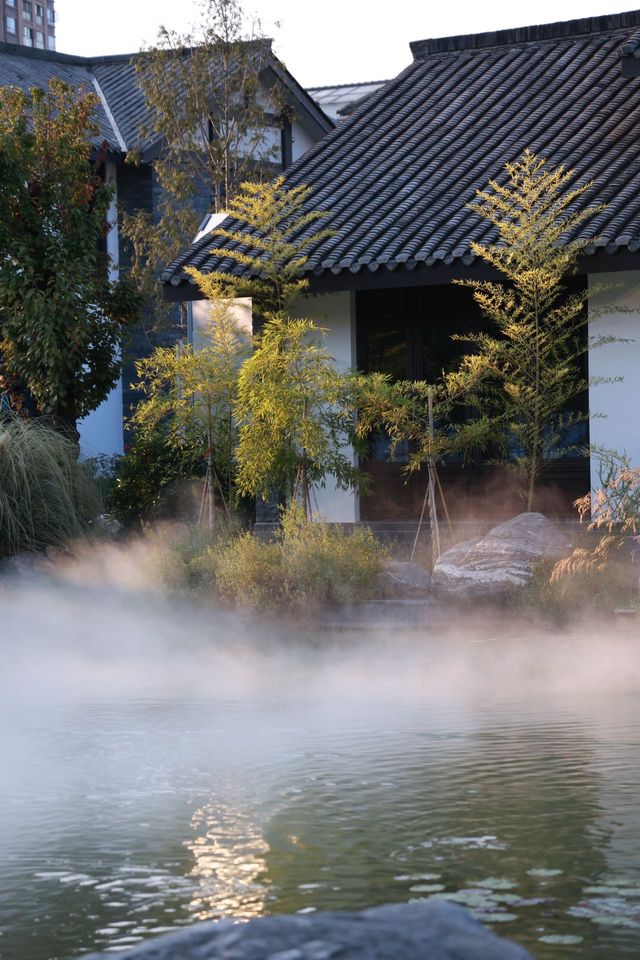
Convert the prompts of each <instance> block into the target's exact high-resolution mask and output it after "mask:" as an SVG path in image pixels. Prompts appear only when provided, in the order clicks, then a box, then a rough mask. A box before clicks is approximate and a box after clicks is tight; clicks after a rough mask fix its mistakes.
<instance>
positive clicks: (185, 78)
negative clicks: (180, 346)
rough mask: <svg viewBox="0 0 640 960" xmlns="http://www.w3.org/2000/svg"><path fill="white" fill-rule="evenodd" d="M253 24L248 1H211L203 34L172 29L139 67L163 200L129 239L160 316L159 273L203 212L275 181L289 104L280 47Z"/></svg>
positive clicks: (127, 219) (126, 226)
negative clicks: (270, 71) (274, 60)
mask: <svg viewBox="0 0 640 960" xmlns="http://www.w3.org/2000/svg"><path fill="white" fill-rule="evenodd" d="M244 20H245V16H244V12H243V9H242V6H241V4H240V2H239V0H205V2H204V4H203V7H202V18H201V21H200V23H199V25H198V27H197V28H196V29H195V30H194V31H192V32H190V33H186V34H180V33H176V32H175V31H172V30H168V29H167V28H165V27H162V28H161V29H160V33H159V36H158V41H157V46H156V47H154V48H151V49H148V50H146V51H143V53H142V54H141V55H140V56H139V57H138V58H136V61H135V68H136V74H137V79H138V83H139V85H140V88H141V91H142V93H143V96H144V99H145V102H146V107H147V111H148V114H149V116H150V121H149V122H148V123H147V125H146V127H145V129H144V130H143V131H142V138H143V139H144V140H145V141H146V142H147V143H150V142H158V144H159V155H158V157H157V159H156V160H155V161H154V164H153V166H154V173H155V176H156V178H157V183H158V186H159V187H160V194H159V197H160V198H159V201H158V203H157V206H156V208H155V210H154V212H153V213H152V214H151V213H148V212H146V211H142V210H140V211H137V212H136V213H134V214H125V215H124V216H123V224H122V232H123V235H124V236H125V237H126V238H128V239H129V241H130V242H131V245H132V253H133V273H134V276H135V277H136V279H137V281H138V283H139V284H140V286H141V288H142V289H143V290H144V292H145V294H146V295H147V296H149V297H151V298H152V299H153V300H154V302H155V306H156V310H157V312H158V313H159V314H161V313H162V309H163V308H164V310H165V311H166V309H167V306H166V304H164V305H163V304H162V301H161V298H160V295H159V293H158V285H157V276H158V273H159V272H160V270H161V269H163V268H164V267H166V265H167V263H171V261H172V260H174V259H175V257H177V256H178V254H179V253H181V252H182V250H184V249H185V247H188V246H189V245H190V244H191V243H192V242H193V238H194V236H195V235H196V233H197V231H198V227H199V223H200V221H201V220H202V216H203V213H204V210H203V204H204V205H206V210H207V211H210V210H213V211H220V210H222V209H224V208H225V207H226V205H227V204H228V202H229V200H230V198H231V197H232V196H233V195H234V193H235V192H236V191H237V190H238V188H239V186H240V184H241V183H242V182H243V181H245V180H249V179H258V180H259V179H261V178H262V177H263V176H264V175H265V172H267V173H268V175H269V176H271V175H272V174H273V172H274V160H275V159H276V152H277V151H276V148H275V147H274V133H277V134H278V136H277V138H275V139H277V142H278V144H279V142H280V137H279V130H280V128H281V126H282V122H283V115H282V110H283V105H282V104H281V96H280V92H279V89H278V87H277V86H276V85H271V86H270V87H267V86H265V80H264V69H265V66H266V65H267V62H268V60H269V58H270V56H271V49H270V42H269V41H268V40H265V39H264V38H262V37H261V36H260V34H259V30H258V27H257V25H256V24H253V25H252V27H251V28H250V29H249V30H246V29H245V27H244ZM129 159H130V160H131V161H133V162H135V161H136V160H137V156H136V154H135V153H132V154H131V155H130V157H129ZM198 198H200V203H198V202H197V200H198Z"/></svg>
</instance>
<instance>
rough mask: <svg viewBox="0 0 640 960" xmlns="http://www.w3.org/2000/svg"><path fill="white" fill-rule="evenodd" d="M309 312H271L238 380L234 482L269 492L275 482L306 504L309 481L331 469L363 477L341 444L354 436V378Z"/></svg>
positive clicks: (346, 481)
mask: <svg viewBox="0 0 640 960" xmlns="http://www.w3.org/2000/svg"><path fill="white" fill-rule="evenodd" d="M324 335H325V331H324V330H319V329H318V328H317V327H316V326H315V325H314V324H313V323H312V322H311V321H310V320H291V319H280V318H274V319H272V320H270V321H269V322H268V323H267V324H265V326H264V327H263V329H262V332H261V334H260V337H259V339H258V344H257V347H256V349H255V351H254V353H253V355H252V356H251V357H250V358H249V359H248V360H246V361H245V363H244V364H243V366H242V369H241V371H240V376H239V382H238V402H237V405H236V415H237V417H238V421H239V423H240V438H239V443H238V448H237V452H236V457H237V462H238V477H237V482H238V487H239V489H240V491H241V492H242V493H244V494H247V495H250V494H255V495H257V496H262V497H263V498H265V499H266V498H267V497H268V496H269V494H270V493H271V492H272V490H273V488H274V486H275V487H277V488H280V489H284V490H286V491H287V494H288V495H290V496H291V497H292V498H293V499H300V502H301V503H302V506H303V511H304V512H305V514H306V513H307V512H310V501H311V488H312V487H313V486H314V485H315V484H320V485H322V484H324V482H325V479H326V477H327V476H331V477H332V478H333V479H334V480H335V482H336V484H337V485H338V486H339V487H342V488H344V489H346V488H349V487H352V486H355V485H356V484H357V483H358V481H359V478H360V475H359V471H358V470H357V468H356V467H355V466H354V463H353V459H352V457H351V455H350V451H349V450H348V448H347V447H346V445H347V444H348V443H349V442H350V441H351V440H352V438H353V436H354V425H355V410H356V390H355V380H354V378H353V377H352V376H351V375H349V374H346V373H341V372H340V371H338V370H337V369H336V367H335V364H334V361H333V358H332V357H331V356H330V354H329V353H328V351H327V350H326V348H325V346H324V344H323V343H322V337H323V336H324Z"/></svg>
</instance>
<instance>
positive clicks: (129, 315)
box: [0, 78, 140, 438]
mask: <svg viewBox="0 0 640 960" xmlns="http://www.w3.org/2000/svg"><path fill="white" fill-rule="evenodd" d="M97 104H98V98H97V97H96V96H95V95H94V94H92V93H82V92H81V93H78V92H76V91H75V90H72V89H71V88H70V87H68V86H66V85H65V84H64V83H62V81H60V80H58V79H56V78H53V79H52V80H51V81H50V83H49V87H48V89H47V90H46V91H45V90H37V89H34V90H31V91H29V92H27V91H24V90H20V89H18V88H16V87H2V88H0V354H1V356H2V366H3V367H4V371H5V374H6V379H7V380H8V381H10V382H13V383H18V384H21V385H22V387H23V388H26V390H28V392H29V394H30V395H31V397H32V398H33V400H34V401H35V403H36V405H37V408H38V411H39V412H40V413H44V414H47V415H49V417H50V422H51V423H52V424H54V425H55V426H56V428H57V429H59V430H60V431H62V432H65V433H67V434H68V435H69V436H71V437H72V438H75V437H77V430H76V423H77V420H78V419H80V418H81V417H84V416H86V415H87V414H88V413H90V412H91V411H92V410H95V408H96V407H97V406H98V405H99V404H100V403H101V402H102V401H103V400H104V399H105V397H106V396H107V394H108V393H109V391H110V390H111V389H112V387H113V386H114V385H115V383H116V382H117V380H118V377H119V376H120V361H119V355H118V347H119V345H120V341H121V334H122V325H123V324H126V323H129V322H132V321H133V320H134V319H135V318H136V317H137V315H138V312H139V307H140V301H139V297H138V295H137V294H136V292H135V289H134V287H133V285H132V284H131V283H130V282H129V281H128V280H127V279H126V278H122V279H120V280H118V281H114V280H112V279H111V278H110V276H109V260H108V256H107V254H106V252H105V251H104V245H101V241H103V240H104V237H105V235H106V234H107V232H108V230H109V224H108V221H107V211H108V208H109V204H110V201H111V199H112V196H113V188H112V186H111V185H110V184H108V183H106V182H105V180H104V177H103V171H102V169H101V160H102V159H104V157H103V156H102V157H98V159H97V160H96V161H92V157H91V154H92V140H93V138H95V137H96V136H97V133H98V129H97V125H96V123H95V117H94V111H95V108H96V106H97Z"/></svg>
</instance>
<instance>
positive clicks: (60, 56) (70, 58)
mask: <svg viewBox="0 0 640 960" xmlns="http://www.w3.org/2000/svg"><path fill="white" fill-rule="evenodd" d="M0 54H8V55H9V56H14V57H24V58H26V59H31V60H48V61H51V62H52V63H69V64H75V65H76V66H79V67H87V68H88V67H89V65H90V63H91V60H90V58H89V57H83V56H80V54H75V53H61V52H60V51H59V50H40V49H39V48H38V47H25V46H23V45H22V44H21V43H6V42H5V41H2V42H0Z"/></svg>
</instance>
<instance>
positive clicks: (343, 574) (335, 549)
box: [216, 508, 383, 612]
mask: <svg viewBox="0 0 640 960" xmlns="http://www.w3.org/2000/svg"><path fill="white" fill-rule="evenodd" d="M382 558H383V551H382V548H381V546H380V544H379V543H378V542H377V540H376V539H375V537H374V536H373V534H372V533H371V532H370V531H369V530H366V529H360V528H356V529H355V530H353V531H351V532H347V531H346V530H345V529H344V528H342V527H338V526H333V525H331V524H328V523H325V522H321V521H316V522H313V523H309V522H305V521H304V520H303V519H302V516H301V511H300V510H299V509H298V508H290V509H289V510H287V511H286V512H284V514H283V519H282V527H281V529H280V531H279V532H278V533H277V535H276V537H275V538H274V539H273V540H272V541H262V540H259V539H257V538H256V537H255V536H254V535H253V534H250V533H245V534H243V535H242V536H240V537H236V538H235V539H233V540H231V541H230V542H229V543H228V544H227V545H226V546H223V547H222V548H221V549H219V550H218V551H217V555H216V584H217V588H218V593H219V596H220V597H221V598H222V599H223V600H226V601H229V602H231V603H234V604H236V605H238V606H246V607H253V608H259V609H275V608H290V609H292V610H295V611H299V612H312V611H313V610H314V609H316V608H318V607H319V606H321V605H323V604H331V603H348V602H353V601H357V600H363V599H367V598H369V597H370V596H371V595H372V594H373V593H374V592H375V583H376V575H377V574H378V573H379V571H380V569H381V565H382Z"/></svg>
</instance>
